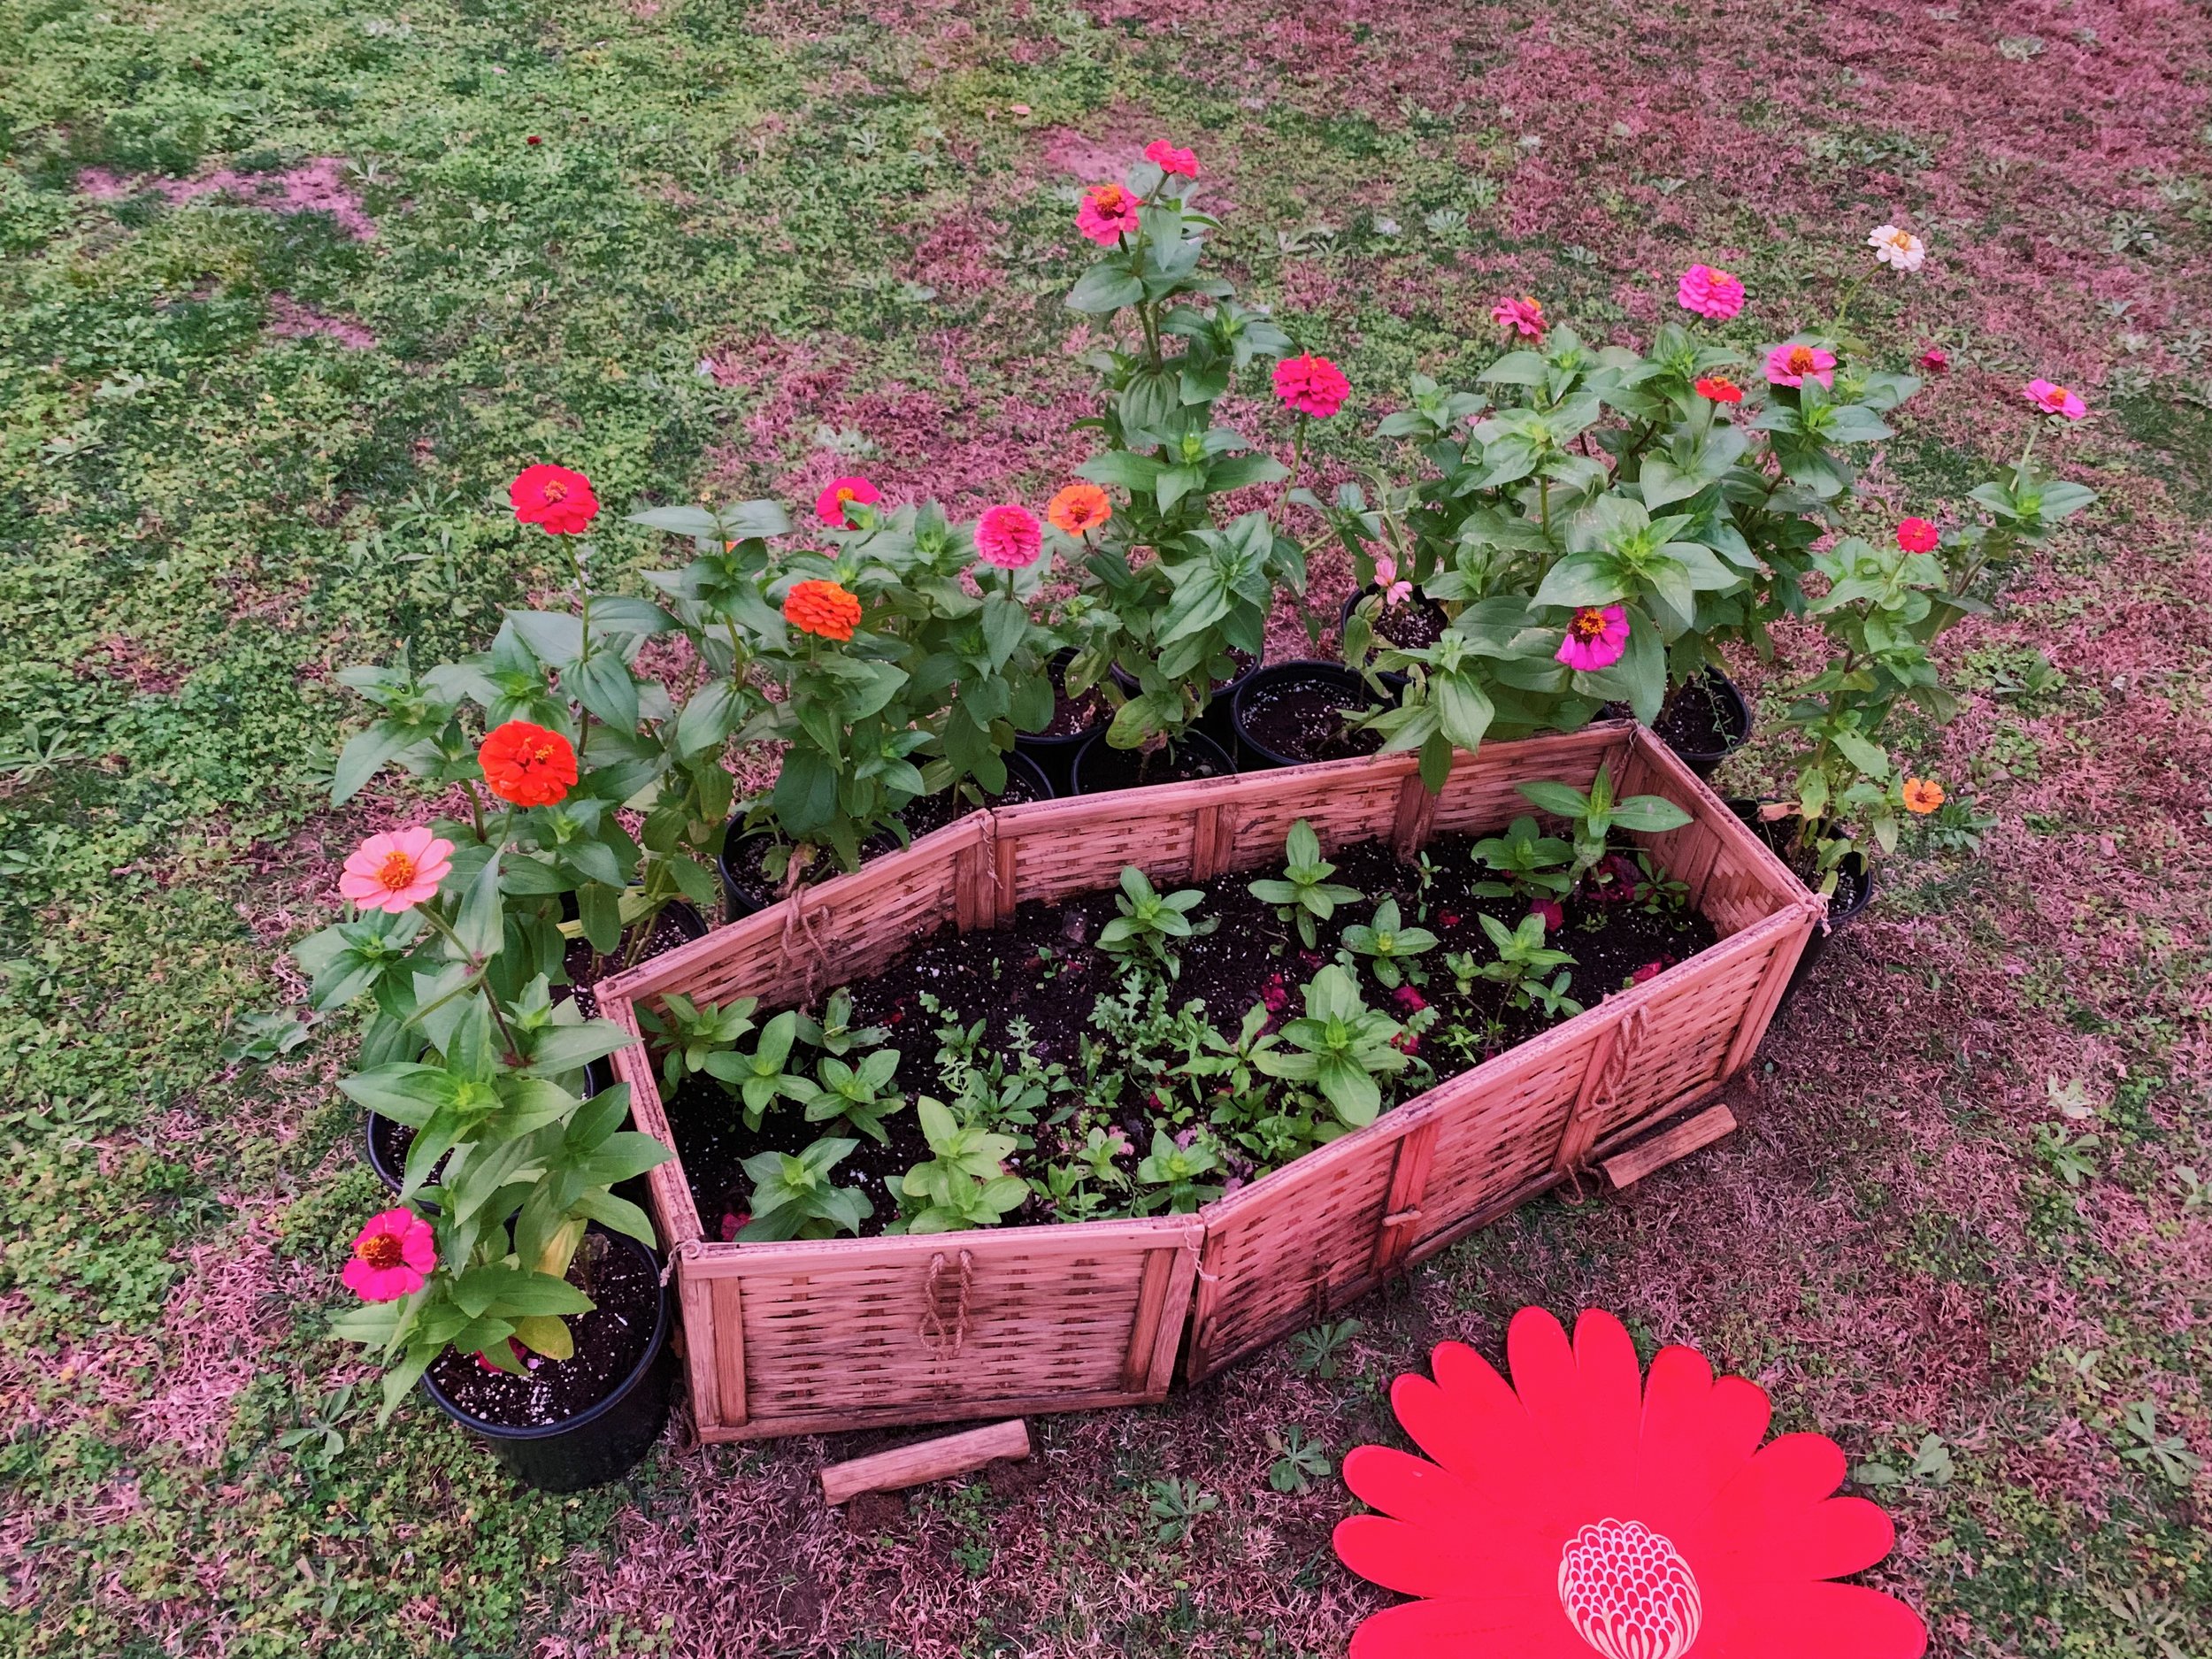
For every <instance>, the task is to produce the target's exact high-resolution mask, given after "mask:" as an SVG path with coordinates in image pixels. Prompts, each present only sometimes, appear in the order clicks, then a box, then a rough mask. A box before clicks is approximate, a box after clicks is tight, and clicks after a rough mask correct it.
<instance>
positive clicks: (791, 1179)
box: [737, 1137, 876, 1244]
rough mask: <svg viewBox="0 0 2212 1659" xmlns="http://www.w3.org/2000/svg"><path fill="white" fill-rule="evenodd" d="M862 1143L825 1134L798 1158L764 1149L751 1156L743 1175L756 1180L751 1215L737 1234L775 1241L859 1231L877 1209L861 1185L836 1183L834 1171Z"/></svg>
mask: <svg viewBox="0 0 2212 1659" xmlns="http://www.w3.org/2000/svg"><path fill="white" fill-rule="evenodd" d="M859 1144H860V1142H858V1141H846V1140H842V1139H832V1138H829V1137H825V1138H824V1139H822V1140H819V1141H816V1142H815V1143H814V1144H813V1145H812V1146H810V1147H809V1148H806V1150H805V1151H803V1152H801V1153H799V1154H798V1155H797V1156H793V1155H792V1154H790V1153H788V1152H762V1153H758V1154H756V1155H755V1156H752V1157H749V1158H747V1159H746V1160H745V1166H744V1167H745V1173H746V1175H747V1176H748V1177H749V1178H750V1179H751V1180H752V1183H753V1191H752V1196H751V1197H750V1198H749V1200H747V1208H748V1209H749V1210H750V1211H751V1212H752V1217H753V1218H752V1219H751V1220H750V1221H749V1222H748V1223H746V1225H745V1227H744V1230H743V1231H742V1232H741V1233H739V1234H738V1235H737V1236H738V1240H739V1241H740V1242H741V1243H746V1244H758V1243H776V1242H780V1241H781V1240H785V1239H833V1238H835V1237H836V1236H837V1235H838V1234H839V1233H858V1232H859V1231H860V1224H861V1223H862V1222H864V1221H865V1220H867V1219H868V1217H871V1216H872V1215H874V1214H875V1212H876V1207H875V1205H874V1204H872V1202H869V1199H868V1195H867V1194H865V1193H864V1192H862V1191H861V1190H860V1189H859V1188H858V1187H839V1186H836V1185H835V1184H834V1183H833V1182H832V1180H831V1179H830V1171H833V1170H834V1169H835V1168H836V1167H837V1166H838V1165H839V1164H841V1163H843V1162H844V1160H845V1158H846V1156H848V1155H849V1153H850V1152H851V1151H852V1149H853V1148H855V1147H856V1146H858V1145H859Z"/></svg>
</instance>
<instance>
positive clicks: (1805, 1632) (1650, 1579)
mask: <svg viewBox="0 0 2212 1659" xmlns="http://www.w3.org/2000/svg"><path fill="white" fill-rule="evenodd" d="M1505 1352H1506V1359H1507V1362H1508V1366H1509V1371H1510V1374H1511V1380H1510V1381H1508V1380H1507V1379H1506V1378H1504V1377H1502V1376H1500V1375H1499V1374H1498V1372H1496V1371H1494V1370H1492V1369H1491V1367H1490V1365H1489V1363H1488V1362H1487V1361H1486V1360H1485V1359H1484V1358H1483V1357H1482V1356H1480V1355H1479V1354H1477V1353H1476V1352H1475V1351H1474V1349H1472V1348H1469V1347H1467V1346H1465V1345H1464V1344H1463V1343H1459V1342H1446V1343H1444V1344H1442V1345H1441V1346H1440V1347H1439V1348H1437V1349H1436V1350H1435V1352H1434V1353H1433V1354H1432V1356H1430V1363H1431V1366H1432V1371H1433V1373H1434V1380H1433V1381H1432V1380H1431V1379H1429V1378H1428V1377H1424V1376H1421V1375H1419V1374H1418V1373H1415V1374H1412V1375H1409V1376H1404V1377H1401V1378H1399V1379H1397V1381H1396V1383H1395V1384H1394V1385H1393V1386H1392V1388H1391V1391H1390V1399H1391V1404H1392V1405H1393V1406H1394V1408H1395V1409H1396V1411H1397V1414H1398V1420H1399V1422H1400V1423H1401V1424H1402V1425H1404V1427H1405V1431H1406V1432H1407V1434H1408V1435H1409V1436H1410V1437H1411V1439H1412V1441H1413V1443H1414V1445H1415V1446H1417V1448H1419V1449H1420V1451H1421V1452H1423V1453H1425V1454H1426V1455H1425V1456H1419V1455H1415V1454H1414V1453H1412V1452H1406V1451H1400V1450H1398V1449H1396V1448H1392V1447H1382V1446H1360V1447H1356V1448H1354V1449H1353V1450H1352V1451H1351V1453H1350V1454H1349V1455H1347V1456H1346V1458H1345V1459H1344V1483H1345V1485H1347V1486H1349V1487H1350V1488H1351V1489H1352V1492H1353V1494H1354V1495H1356V1497H1358V1498H1359V1499H1360V1500H1361V1501H1362V1502H1364V1503H1365V1504H1367V1505H1368V1507H1369V1508H1370V1509H1372V1510H1374V1511H1375V1513H1373V1514H1371V1515H1358V1516H1354V1517H1351V1518H1349V1519H1348V1520H1344V1521H1340V1522H1339V1523H1338V1524H1337V1528H1336V1537H1335V1540H1334V1541H1335V1545H1336V1553H1337V1555H1338V1556H1339V1558H1340V1559H1341V1560H1342V1561H1343V1563H1344V1564H1345V1565H1346V1566H1348V1567H1349V1568H1350V1569H1351V1570H1352V1571H1354V1572H1356V1573H1358V1574H1359V1575H1360V1576H1361V1577H1362V1578H1368V1579H1371V1580H1372V1581H1373V1582H1374V1583H1376V1584H1379V1585H1380V1586H1383V1587H1384V1588H1385V1589H1388V1590H1395V1591H1398V1592H1400V1593H1401V1594H1404V1595H1408V1596H1412V1597H1416V1598H1417V1600H1414V1601H1403V1602H1401V1603H1399V1604H1398V1605H1397V1606H1395V1607H1388V1608H1385V1609H1382V1610H1381V1611H1380V1612H1378V1613H1373V1614H1370V1615H1369V1616H1368V1617H1367V1619H1366V1622H1365V1623H1363V1624H1361V1625H1360V1627H1359V1628H1358V1630H1357V1631H1356V1632H1354V1633H1353V1636H1352V1641H1351V1659H1437V1656H1439V1655H1447V1654H1449V1655H1474V1654H1482V1655H1493V1654H1494V1655H1513V1659H1779V1656H1780V1655H1789V1659H1921V1655H1923V1654H1924V1653H1926V1652H1927V1649H1928V1631H1927V1626H1926V1625H1925V1624H1923V1623H1922V1622H1921V1620H1920V1617H1919V1615H1918V1614H1916V1613H1915V1612H1914V1611H1913V1610H1912V1609H1910V1608H1909V1607H1907V1606H1906V1605H1905V1604H1904V1603H1903V1602H1902V1601H1899V1600H1897V1599H1896V1598H1895V1597H1893V1596H1891V1595H1888V1594H1884V1593H1883V1592H1882V1591H1880V1590H1877V1589H1874V1588H1872V1587H1870V1586H1865V1585H1857V1584H1844V1583H1839V1582H1837V1580H1839V1579H1842V1578H1847V1577H1848V1576H1850V1575H1851V1574H1853V1573H1856V1572H1861V1571H1864V1570H1865V1569H1867V1568H1869V1567H1870V1566H1872V1565H1873V1564H1874V1563H1876V1562H1878V1561H1879V1560H1881V1559H1882V1557H1883V1556H1885V1555H1887V1554H1889V1552H1890V1548H1891V1547H1892V1545H1893V1544H1894V1543H1895V1541H1896V1529H1895V1528H1894V1527H1893V1525H1891V1524H1890V1519H1889V1517H1888V1516H1886V1515H1885V1514H1884V1513H1883V1512H1882V1510H1881V1509H1880V1508H1879V1507H1878V1505H1876V1504H1874V1503H1871V1502H1869V1501H1868V1500H1866V1499H1864V1498H1856V1497H1838V1496H1835V1495H1833V1494H1835V1492H1836V1490H1837V1488H1838V1487H1839V1486H1842V1485H1843V1481H1844V1477H1845V1475H1846V1473H1847V1470H1848V1467H1849V1465H1848V1464H1847V1463H1845V1461H1844V1455H1843V1451H1842V1448H1839V1447H1838V1446H1837V1444H1836V1443H1835V1442H1834V1441H1833V1440H1829V1439H1828V1438H1827V1437H1826V1436H1824V1435H1821V1434H1785V1435H1783V1436H1781V1437H1780V1438H1779V1439H1777V1440H1767V1438H1766V1436H1767V1431H1768V1428H1769V1426H1770V1424H1771V1422H1772V1419H1773V1409H1772V1407H1771V1406H1770V1404H1769V1402H1768V1400H1767V1396H1766V1394H1765V1393H1764V1392H1763V1391H1762V1390H1761V1389H1760V1388H1759V1386H1757V1385H1756V1384H1755V1383H1751V1382H1747V1381H1746V1380H1745V1379H1742V1378H1740V1377H1721V1378H1716V1377H1715V1376H1714V1375H1713V1368H1712V1366H1711V1365H1710V1364H1709V1363H1707V1362H1706V1360H1705V1358H1704V1356H1701V1355H1700V1354H1699V1353H1697V1352H1696V1351H1695V1350H1694V1349H1693V1348H1662V1349H1661V1350H1660V1351H1659V1353H1658V1355H1657V1356H1656V1357H1655V1358H1654V1359H1653V1360H1652V1362H1651V1369H1650V1372H1649V1375H1648V1376H1647V1375H1645V1374H1644V1371H1643V1368H1642V1366H1641V1365H1640V1363H1638V1360H1637V1356H1636V1344H1635V1341H1634V1339H1632V1337H1631V1336H1630V1335H1629V1333H1628V1329H1627V1327H1626V1326H1625V1325H1622V1323H1621V1322H1620V1321H1619V1320H1618V1319H1617V1318H1615V1317H1613V1316H1612V1315H1611V1314H1609V1313H1601V1312H1598V1311H1596V1310H1591V1311H1589V1312H1586V1313H1585V1314H1583V1316H1582V1317H1581V1318H1579V1319H1578V1320H1577V1321H1576V1323H1575V1333H1574V1340H1573V1342H1572V1344H1571V1345H1570V1344H1569V1342H1568V1340H1567V1333H1566V1331H1565V1330H1564V1329H1563V1327H1562V1326H1561V1325H1560V1323H1559V1321H1558V1320H1556V1319H1555V1318H1554V1317H1552V1316H1551V1315H1550V1314H1548V1313H1547V1312H1545V1311H1544V1310H1542V1309H1540V1308H1524V1309H1523V1310H1521V1311H1520V1312H1519V1313H1517V1314H1516V1315H1515V1316H1514V1317H1513V1322H1512V1324H1511V1325H1509V1326H1508V1327H1507V1329H1506V1337H1505ZM1762 1441H1765V1443H1764V1444H1761V1442H1762Z"/></svg>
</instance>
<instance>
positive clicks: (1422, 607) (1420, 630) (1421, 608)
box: [1336, 582, 1452, 686]
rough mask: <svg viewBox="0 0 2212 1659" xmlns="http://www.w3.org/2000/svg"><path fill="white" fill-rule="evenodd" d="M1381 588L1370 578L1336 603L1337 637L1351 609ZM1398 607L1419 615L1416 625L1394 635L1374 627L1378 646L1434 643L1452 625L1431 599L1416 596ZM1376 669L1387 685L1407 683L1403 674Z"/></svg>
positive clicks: (1417, 646) (1413, 646)
mask: <svg viewBox="0 0 2212 1659" xmlns="http://www.w3.org/2000/svg"><path fill="white" fill-rule="evenodd" d="M1381 591H1382V590H1381V589H1380V588H1377V587H1376V586H1375V584H1374V583H1372V582H1370V583H1368V584H1367V586H1366V587H1364V588H1360V589H1358V590H1357V591H1356V592H1355V593H1352V594H1350V595H1347V596H1346V598H1345V601H1344V603H1343V604H1342V605H1340V606H1339V607H1338V609H1337V613H1336V627H1337V637H1338V638H1339V639H1342V638H1343V637H1344V630H1345V629H1346V628H1348V627H1349V626H1351V623H1352V612H1353V611H1356V610H1357V609H1358V608H1359V605H1360V602H1361V601H1362V600H1365V599H1372V598H1373V597H1374V596H1375V595H1377V594H1379V593H1380V592H1381ZM1400 611H1402V613H1404V614H1405V615H1407V616H1408V617H1410V618H1419V619H1420V620H1419V624H1418V626H1414V627H1408V628H1401V629H1400V630H1399V631H1398V635H1397V636H1396V637H1392V636H1390V635H1387V634H1385V632H1384V630H1383V629H1382V628H1380V627H1378V628H1377V629H1376V630H1375V643H1376V644H1377V645H1378V646H1386V645H1396V646H1400V647H1409V648H1411V649H1422V648H1423V647H1425V646H1429V645H1433V644H1434V643H1435V642H1436V641H1438V640H1440V639H1442V638H1443V637H1444V630H1445V629H1447V628H1448V627H1450V626H1451V625H1452V622H1451V618H1449V617H1448V616H1446V615H1445V614H1444V611H1443V609H1442V607H1440V605H1438V604H1437V603H1435V602H1434V601H1433V600H1431V599H1427V598H1422V599H1418V600H1415V601H1413V602H1411V603H1409V604H1407V605H1404V606H1401V607H1400ZM1376 672H1377V676H1378V677H1379V679H1380V680H1382V681H1383V683H1384V684H1386V685H1391V686H1402V685H1404V684H1405V683H1406V677H1405V675H1403V674H1401V673H1397V672H1392V671H1385V670H1380V669H1378V670H1377V671H1376Z"/></svg>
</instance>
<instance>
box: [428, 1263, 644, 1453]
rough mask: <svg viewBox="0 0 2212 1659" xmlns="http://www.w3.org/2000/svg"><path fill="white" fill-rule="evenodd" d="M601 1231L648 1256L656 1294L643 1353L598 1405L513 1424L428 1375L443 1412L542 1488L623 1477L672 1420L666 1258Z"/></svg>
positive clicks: (489, 1449)
mask: <svg viewBox="0 0 2212 1659" xmlns="http://www.w3.org/2000/svg"><path fill="white" fill-rule="evenodd" d="M603 1236H604V1237H605V1239H606V1240H607V1242H608V1245H609V1247H610V1248H615V1249H621V1250H627V1251H629V1252H631V1253H632V1254H633V1256H637V1257H642V1258H643V1261H644V1263H645V1265H646V1266H647V1268H648V1269H649V1271H650V1273H651V1275H652V1279H653V1283H654V1286H655V1287H656V1294H655V1296H654V1302H653V1309H654V1312H653V1333H652V1336H651V1339H650V1340H649V1341H648V1343H647V1344H646V1348H645V1352H644V1354H643V1355H642V1356H641V1357H640V1358H639V1359H638V1360H637V1361H636V1362H635V1363H634V1364H633V1365H632V1366H631V1367H630V1368H629V1370H628V1371H626V1372H625V1373H624V1374H623V1375H622V1377H621V1378H619V1379H618V1380H617V1381H616V1383H615V1385H614V1386H613V1387H612V1388H611V1390H610V1391H609V1392H608V1393H607V1394H605V1395H604V1396H603V1398H601V1399H600V1400H599V1401H598V1402H597V1403H595V1404H594V1405H591V1406H588V1407H587V1408H585V1409H583V1410H581V1411H579V1412H576V1413H574V1414H573V1415H572V1416H570V1417H564V1418H562V1419H561V1420H560V1421H558V1422H557V1423H550V1424H541V1425H533V1426H531V1427H528V1428H512V1427H510V1426H508V1425H505V1424H502V1423H494V1422H490V1421H488V1420H487V1419H485V1418H483V1417H477V1416H474V1415H472V1413H470V1412H469V1411H466V1410H465V1409H462V1408H461V1407H460V1406H458V1405H456V1404H455V1403H454V1402H453V1401H452V1399H451V1398H450V1397H449V1396H448V1394H446V1392H445V1390H444V1389H442V1388H441V1387H440V1386H438V1383H437V1380H436V1379H434V1377H432V1376H431V1375H430V1374H429V1373H428V1372H425V1373H424V1374H423V1379H422V1389H423V1392H424V1393H425V1394H428V1395H429V1396H430V1398H431V1399H432V1400H433V1401H434V1402H436V1403H437V1407H438V1409H440V1410H441V1411H442V1412H444V1413H445V1414H446V1415H447V1416H448V1417H451V1418H452V1419H453V1420H454V1421H455V1422H456V1423H457V1424H459V1425H461V1426H462V1427H463V1428H464V1429H465V1430H467V1431H468V1432H469V1433H470V1434H472V1435H473V1436H474V1437H475V1438H476V1439H477V1440H480V1441H481V1442H482V1443H483V1445H484V1447H485V1448H486V1449H487V1450H488V1451H489V1452H490V1453H491V1455H493V1456H494V1457H495V1458H497V1459H498V1460H499V1463H501V1465H502V1466H503V1468H505V1470H506V1471H507V1472H508V1473H509V1474H511V1475H512V1476H513V1477H514V1478H515V1479H517V1480H519V1481H520V1482H522V1484H523V1485H524V1486H532V1487H535V1488H536V1489H537V1490H538V1491H540V1492H581V1491H583V1490H584V1489H585V1488H587V1487H588V1486H605V1485H606V1484H607V1483H608V1482H609V1481H611V1480H619V1479H621V1478H622V1477H623V1476H624V1475H626V1474H627V1473H629V1471H631V1470H633V1469H634V1468H636V1467H637V1465H638V1463H640V1462H641V1461H642V1460H643V1459H644V1456H645V1455H646V1453H648V1452H649V1451H650V1450H652V1448H653V1442H654V1441H655V1440H658V1439H660V1435H661V1430H662V1429H664V1427H666V1426H667V1424H668V1402H669V1395H670V1393H671V1390H672V1386H673V1384H674V1381H675V1374H676V1367H675V1356H674V1355H672V1353H671V1352H670V1351H669V1347H668V1336H669V1295H668V1290H667V1287H666V1286H664V1285H662V1284H661V1282H660V1278H661V1263H660V1257H659V1256H657V1255H656V1254H655V1253H654V1252H653V1251H651V1250H649V1249H647V1248H645V1246H643V1245H642V1244H640V1243H639V1242H638V1241H637V1240H635V1239H632V1238H627V1237H626V1236H624V1235H623V1234H620V1233H606V1234H604V1235H603Z"/></svg>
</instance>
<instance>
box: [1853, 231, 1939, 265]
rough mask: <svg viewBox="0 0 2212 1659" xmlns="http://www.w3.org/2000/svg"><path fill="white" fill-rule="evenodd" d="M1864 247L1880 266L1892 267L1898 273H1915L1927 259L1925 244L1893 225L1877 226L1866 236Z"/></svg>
mask: <svg viewBox="0 0 2212 1659" xmlns="http://www.w3.org/2000/svg"><path fill="white" fill-rule="evenodd" d="M1866 245H1867V246H1868V247H1870V248H1871V249H1873V250H1874V257H1875V258H1876V259H1877V260H1878V261H1879V262H1880V263H1881V264H1883V265H1895V266H1896V267H1897V268H1898V269H1899V270H1900V271H1917V270H1919V269H1920V265H1921V261H1923V260H1924V259H1925V258H1926V257H1928V245H1927V243H1925V242H1922V241H1921V240H1920V238H1919V237H1917V236H1916V235H1914V234H1912V233H1911V232H1910V231H1909V230H1900V229H1898V228H1897V227H1896V226H1894V225H1877V226H1876V227H1874V228H1873V230H1872V231H1871V232H1870V233H1869V234H1868V235H1867V239H1866Z"/></svg>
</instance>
